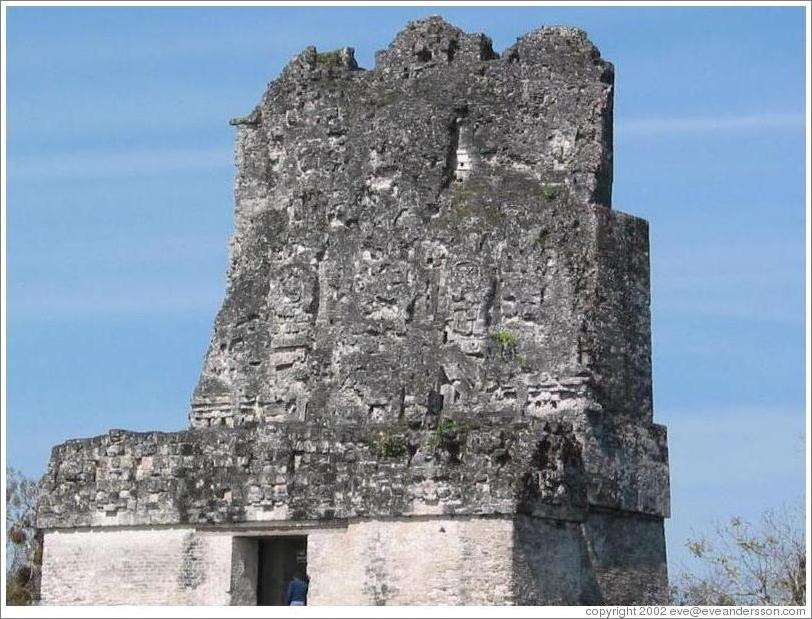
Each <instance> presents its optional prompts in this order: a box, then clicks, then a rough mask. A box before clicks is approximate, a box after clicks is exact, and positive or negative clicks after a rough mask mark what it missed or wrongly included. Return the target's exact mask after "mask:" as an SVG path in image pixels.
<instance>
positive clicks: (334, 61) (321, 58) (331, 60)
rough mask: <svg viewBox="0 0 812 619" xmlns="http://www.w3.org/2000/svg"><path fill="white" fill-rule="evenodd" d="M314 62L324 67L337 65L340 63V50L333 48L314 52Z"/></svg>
mask: <svg viewBox="0 0 812 619" xmlns="http://www.w3.org/2000/svg"><path fill="white" fill-rule="evenodd" d="M316 64H319V65H322V66H325V67H337V66H339V65H340V64H341V50H338V49H334V50H333V51H331V52H319V53H317V54H316Z"/></svg>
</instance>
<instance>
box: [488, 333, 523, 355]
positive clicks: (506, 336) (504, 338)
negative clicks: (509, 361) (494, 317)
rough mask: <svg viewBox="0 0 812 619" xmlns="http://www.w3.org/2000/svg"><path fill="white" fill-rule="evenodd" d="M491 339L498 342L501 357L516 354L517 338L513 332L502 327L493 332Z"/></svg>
mask: <svg viewBox="0 0 812 619" xmlns="http://www.w3.org/2000/svg"><path fill="white" fill-rule="evenodd" d="M493 339H494V340H495V341H496V343H497V344H499V350H500V352H501V354H502V356H503V357H512V356H513V355H515V354H516V349H517V348H518V346H519V338H518V337H517V336H516V335H515V334H514V333H512V332H510V331H508V330H506V329H502V330H501V331H497V332H496V333H494V334H493Z"/></svg>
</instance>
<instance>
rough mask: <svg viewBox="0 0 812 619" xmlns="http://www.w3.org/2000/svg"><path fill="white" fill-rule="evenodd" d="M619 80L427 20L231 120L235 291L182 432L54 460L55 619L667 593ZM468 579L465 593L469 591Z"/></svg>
mask: <svg viewBox="0 0 812 619" xmlns="http://www.w3.org/2000/svg"><path fill="white" fill-rule="evenodd" d="M613 81H614V71H613V68H612V65H611V64H609V63H608V62H606V61H604V60H602V59H601V57H600V54H599V52H598V50H597V49H596V48H595V47H594V46H593V45H592V44H591V43H590V42H589V41H588V39H587V38H586V36H585V34H584V33H583V32H581V31H579V30H577V29H573V28H563V27H545V28H541V29H539V30H536V31H533V32H531V33H530V34H527V35H525V36H523V37H521V38H520V39H518V41H517V43H516V44H515V45H514V46H513V47H511V48H509V49H507V50H505V51H504V52H503V53H502V54H501V55H497V54H496V53H495V52H494V51H493V49H492V47H491V43H490V40H489V39H488V38H487V37H486V36H484V35H481V34H466V33H464V32H462V31H461V30H459V29H457V28H455V27H454V26H451V25H449V24H447V23H445V22H444V21H442V20H441V19H439V18H429V19H426V20H422V21H420V22H415V23H411V24H409V25H408V26H407V28H406V29H405V30H404V31H403V32H401V33H400V34H399V35H398V36H397V37H396V38H395V40H394V42H393V43H392V44H391V45H390V47H389V48H388V49H387V50H385V51H382V52H379V53H378V55H377V58H376V66H375V68H374V69H372V70H368V71H365V70H363V69H360V68H359V67H358V66H357V64H356V62H355V60H354V58H353V51H352V49H351V48H344V49H341V50H336V51H335V52H327V53H318V52H317V51H316V49H315V48H307V49H306V50H305V51H304V52H302V53H301V54H300V55H298V56H297V57H296V58H295V59H294V60H293V61H292V62H291V63H290V64H289V65H288V66H287V67H286V68H285V70H284V71H283V73H282V75H281V76H280V77H279V78H278V79H277V80H276V81H274V82H272V83H271V84H270V86H269V87H268V90H267V91H266V93H265V95H264V96H263V98H262V101H261V102H260V104H259V105H258V106H257V107H256V108H255V109H254V110H253V111H252V112H251V113H250V114H249V115H248V116H246V117H244V118H240V119H235V120H234V121H232V124H233V125H235V127H236V131H237V148H236V161H237V179H236V190H235V199H236V223H235V231H234V236H233V238H232V242H231V257H230V267H229V282H228V290H227V292H226V298H225V302H224V304H223V307H222V309H221V310H220V313H219V314H218V316H217V319H216V321H215V326H214V334H213V337H212V341H211V345H210V347H209V351H208V354H207V356H206V360H205V362H204V367H203V371H202V374H201V378H200V382H199V384H198V387H197V389H196V390H195V393H194V396H193V402H192V408H191V413H190V429H188V430H186V431H181V432H171V433H161V432H149V433H133V432H126V431H121V430H114V431H111V432H110V433H109V434H107V435H104V436H100V437H96V438H92V439H83V440H75V441H68V442H67V443H65V444H63V445H60V446H58V447H56V448H54V452H53V455H52V458H51V463H50V466H49V472H48V475H47V477H46V485H47V493H46V495H45V497H44V498H43V500H42V502H41V504H40V506H39V525H40V527H42V528H43V529H45V531H46V534H45V554H44V566H43V572H44V573H43V595H44V599H45V600H46V602H49V603H158V604H159V603H165V604H230V603H232V604H252V603H256V601H257V592H256V587H257V578H258V576H257V564H256V562H257V559H256V552H257V551H256V548H257V546H256V544H257V543H258V540H260V539H262V538H263V537H266V536H274V535H294V534H295V535H301V536H305V535H306V536H307V565H308V572H309V573H310V575H311V577H312V588H311V595H310V602H311V603H314V604H319V603H320V604H600V603H607V604H627V603H645V602H656V601H661V600H662V599H663V597H664V595H665V590H666V571H665V542H664V538H663V518H665V517H668V515H669V490H668V454H667V446H666V436H665V428H663V427H662V426H660V425H657V424H654V423H653V421H652V418H653V417H652V415H653V412H652V397H651V352H650V340H651V337H650V315H649V266H648V229H647V225H646V222H644V221H643V220H640V219H637V218H635V217H631V216H629V215H625V214H623V213H619V212H617V211H614V210H612V209H611V204H610V201H611V176H612V135H611V132H612V92H613ZM472 565H475V566H476V569H471V566H472Z"/></svg>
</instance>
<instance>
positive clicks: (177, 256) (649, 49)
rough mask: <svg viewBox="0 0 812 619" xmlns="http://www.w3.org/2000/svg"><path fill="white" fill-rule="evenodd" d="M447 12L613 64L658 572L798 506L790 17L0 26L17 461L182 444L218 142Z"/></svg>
mask: <svg viewBox="0 0 812 619" xmlns="http://www.w3.org/2000/svg"><path fill="white" fill-rule="evenodd" d="M438 13H439V14H442V15H443V16H445V17H446V19H448V20H449V21H452V22H453V23H455V24H457V25H459V26H460V27H462V28H464V29H465V30H468V31H484V32H486V33H487V34H489V35H490V36H491V37H492V38H493V40H494V47H495V49H497V50H498V51H501V50H502V49H504V48H506V47H507V46H509V45H510V44H512V42H513V41H514V40H515V37H517V36H519V35H521V34H523V33H525V32H527V31H528V30H531V29H533V28H535V27H538V26H540V25H543V24H556V23H557V24H570V25H576V26H580V27H582V28H584V29H585V30H586V31H587V32H588V33H589V35H590V37H591V38H592V40H593V41H594V42H595V43H596V44H597V45H598V47H599V48H600V49H601V51H602V53H603V56H604V57H605V58H607V59H609V60H611V61H612V62H614V63H615V66H616V98H615V127H616V139H615V188H614V205H615V208H618V209H619V210H623V211H626V212H628V213H633V214H635V215H639V216H641V217H644V218H646V219H648V220H649V222H650V223H651V243H652V277H653V330H654V336H653V339H654V342H653V344H654V379H655V418H656V420H657V421H659V422H661V423H664V424H667V426H668V429H669V439H670V448H671V466H672V469H671V470H672V502H673V518H672V520H671V521H670V522H669V523H668V525H667V533H668V544H669V554H670V559H671V561H672V566H673V565H676V564H677V563H679V562H680V561H681V560H682V559H683V558H684V551H683V549H682V547H681V544H682V542H683V541H684V539H685V537H686V536H687V535H689V534H690V532H691V530H692V529H696V530H701V529H706V528H707V527H708V524H709V523H710V522H711V521H712V520H713V519H724V518H727V517H729V516H731V515H733V514H739V515H743V516H745V517H756V516H757V515H758V514H759V513H760V512H761V511H762V510H763V509H766V508H770V507H774V506H776V505H778V504H780V503H782V502H784V501H793V500H796V499H799V498H801V497H802V496H803V483H804V464H803V463H804V455H803V449H804V410H805V408H804V387H803V381H804V368H805V365H804V363H805V359H804V335H805V332H804V315H803V302H804V229H805V227H806V222H805V213H804V169H805V168H804V135H805V124H804V122H805V121H804V34H805V33H804V14H803V9H801V8H742V7H737V8H724V9H722V8H718V9H714V8H610V7H605V8H588V7H583V8H550V7H533V8H443V7H441V8H433V9H432V8H417V7H415V8H403V7H400V8H362V9H359V8H330V9H327V8H306V9H301V8H296V9H293V8H288V9H280V8H250V9H248V8H234V9H226V8H212V9H203V8H184V9H180V8H157V9H156V8H153V9H133V8H107V9H99V8H93V9H88V8H72V9H67V8H13V7H12V8H10V9H8V22H7V26H8V37H7V45H8V47H7V55H8V56H7V57H8V66H7V79H8V109H7V121H8V194H7V202H6V206H7V223H8V253H7V276H8V280H7V281H8V307H7V309H8V323H7V326H8V341H7V354H8V368H7V379H8V394H7V397H8V399H7V424H8V435H7V437H6V445H7V451H6V452H5V453H6V454H7V456H8V461H9V463H11V464H12V465H15V466H17V467H19V468H21V469H23V471H25V472H26V473H28V474H30V475H39V474H41V473H42V472H44V469H45V466H46V464H47V459H48V455H49V452H50V447H51V445H53V444H55V443H58V442H61V441H63V440H65V439H67V438H74V437H82V436H90V435H95V434H100V433H103V432H105V431H107V430H108V429H109V428H111V427H116V428H119V427H123V428H128V429H135V430H146V429H163V430H174V429H180V428H182V427H184V425H185V423H186V414H187V408H188V405H189V399H190V396H191V392H192V389H193V388H194V385H195V382H196V379H197V375H198V372H199V370H200V366H201V362H202V359H203V355H204V353H205V350H206V347H207V345H208V341H209V336H210V329H211V325H212V321H213V318H214V315H215V313H216V311H217V309H218V307H219V304H220V301H221V299H222V296H223V292H224V286H225V270H226V251H227V241H228V237H229V235H230V232H231V228H232V212H233V211H232V208H233V205H232V182H233V173H234V169H233V163H232V139H233V130H232V128H231V127H229V125H228V123H227V120H228V119H229V118H230V117H233V116H239V115H242V114H245V113H247V112H248V111H250V110H251V109H252V108H253V106H254V105H255V103H256V102H257V101H258V100H259V98H260V95H261V94H262V92H263V90H264V88H265V86H266V84H267V82H269V81H270V80H272V79H274V78H275V77H276V76H277V74H278V72H279V71H280V70H281V68H282V67H283V66H284V65H285V64H286V63H287V61H288V60H289V59H290V57H291V56H293V55H294V54H296V53H297V52H299V51H301V49H303V48H304V47H305V46H306V45H310V44H314V45H316V46H317V47H318V48H319V49H322V50H325V49H333V48H335V47H338V46H343V45H350V46H353V47H355V49H356V57H357V59H358V60H359V63H360V64H361V65H362V66H365V67H371V66H373V55H374V52H375V50H377V49H381V48H383V47H385V46H386V45H387V44H388V43H389V42H390V41H391V39H392V38H393V37H394V35H395V33H396V32H397V31H398V30H400V29H401V28H402V27H403V25H405V22H406V21H407V20H409V19H415V18H419V17H422V16H426V15H430V14H438Z"/></svg>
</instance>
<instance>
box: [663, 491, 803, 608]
mask: <svg viewBox="0 0 812 619" xmlns="http://www.w3.org/2000/svg"><path fill="white" fill-rule="evenodd" d="M686 547H687V549H688V552H689V553H690V555H691V556H692V557H693V558H694V560H695V568H694V570H693V571H690V572H689V571H683V572H682V573H680V574H677V575H676V577H675V578H674V579H673V581H672V583H673V585H672V587H671V599H672V603H674V604H684V605H692V606H693V605H698V606H717V605H720V606H736V605H779V606H789V605H802V604H804V600H805V598H806V544H805V541H804V513H803V506H802V505H798V506H796V507H795V508H784V509H782V510H777V511H770V512H766V513H765V514H764V515H763V516H762V518H761V522H760V523H759V524H758V525H753V524H751V523H749V522H747V521H746V520H744V519H743V518H740V517H733V518H731V519H730V520H729V521H728V522H727V523H724V524H721V525H716V527H715V530H714V531H713V533H712V534H711V535H710V536H700V537H695V538H692V539H689V540H688V541H687V542H686Z"/></svg>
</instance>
